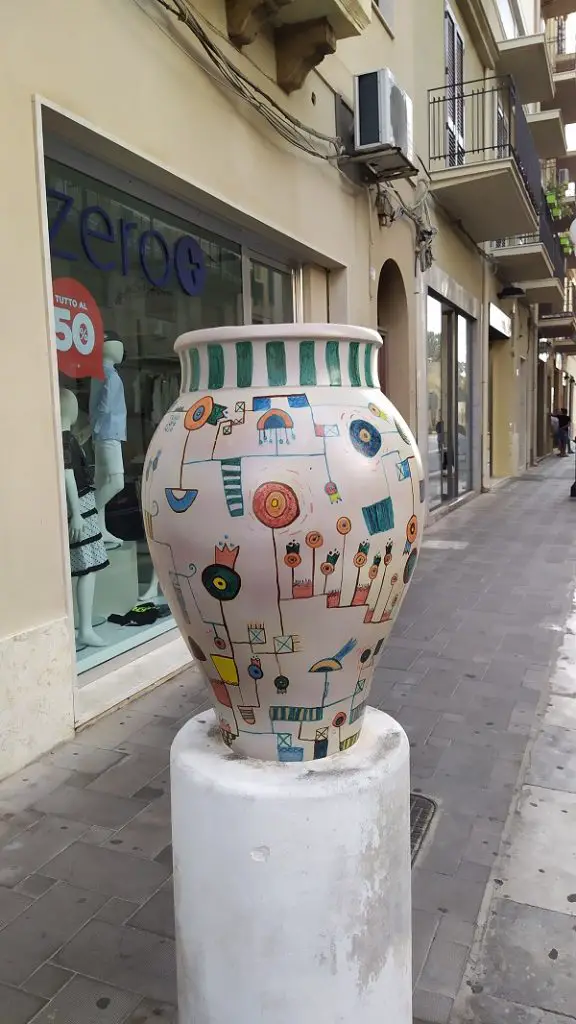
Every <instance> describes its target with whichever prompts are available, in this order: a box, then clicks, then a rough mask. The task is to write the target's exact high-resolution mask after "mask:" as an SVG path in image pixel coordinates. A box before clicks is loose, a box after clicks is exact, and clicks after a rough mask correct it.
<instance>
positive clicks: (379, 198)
mask: <svg viewBox="0 0 576 1024" xmlns="http://www.w3.org/2000/svg"><path fill="white" fill-rule="evenodd" d="M419 184H420V185H421V186H423V188H422V191H421V194H420V195H419V197H418V198H417V199H416V201H415V202H414V203H413V204H412V205H411V206H409V205H408V204H407V203H406V202H404V200H403V198H402V196H401V195H400V193H399V192H398V190H397V189H396V188H395V187H394V185H390V184H386V183H385V182H380V183H379V184H378V190H377V194H376V212H377V214H378V220H379V221H380V224H381V226H382V227H391V225H392V224H393V223H394V222H395V221H396V220H398V218H399V217H407V218H408V220H410V221H412V223H413V225H414V227H415V230H416V241H415V254H416V259H417V260H418V262H419V264H420V269H421V270H422V271H423V272H424V271H426V270H430V267H431V266H432V264H433V262H434V254H433V251H432V243H433V241H434V238H435V236H436V234H437V228H435V227H434V226H433V225H432V222H431V219H430V210H429V205H428V204H429V199H430V189H429V186H428V183H427V182H426V181H422V180H421V181H420V182H419Z"/></svg>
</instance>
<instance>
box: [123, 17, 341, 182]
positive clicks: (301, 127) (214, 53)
mask: <svg viewBox="0 0 576 1024" xmlns="http://www.w3.org/2000/svg"><path fill="white" fill-rule="evenodd" d="M136 2H137V3H138V5H139V6H140V7H142V4H141V2H140V0H136ZM156 3H158V4H159V5H160V6H161V7H162V8H164V9H165V10H167V11H169V12H170V14H172V15H173V16H174V17H175V18H177V19H178V21H180V22H181V23H182V24H183V25H185V26H186V28H188V29H189V30H190V31H191V33H192V34H193V35H194V37H195V38H196V40H197V41H198V42H199V43H200V45H201V46H202V49H203V50H204V52H205V54H206V56H207V57H208V58H209V60H210V62H211V63H212V64H213V65H214V67H215V68H216V70H217V71H218V78H217V81H219V82H220V83H221V84H223V85H227V86H228V87H230V88H231V89H232V90H233V91H234V93H235V94H236V95H237V96H238V97H239V98H240V99H243V100H244V101H246V102H247V103H249V104H250V106H251V107H252V108H253V109H254V110H256V111H257V113H258V114H260V115H261V116H262V117H263V118H264V119H265V120H266V121H267V122H268V124H270V125H271V127H272V128H274V130H275V131H276V132H278V134H279V135H280V136H281V137H282V138H283V139H284V140H285V141H286V142H289V143H290V144H291V145H293V146H296V147H297V148H298V149H300V150H302V151H303V152H305V153H306V154H307V155H308V156H313V157H316V158H317V159H320V160H325V161H327V162H334V161H335V160H336V158H337V157H338V156H339V155H340V153H341V152H342V151H343V148H344V147H343V144H342V141H341V140H340V139H338V138H336V137H335V136H331V135H326V134H324V133H323V132H320V131H318V130H317V129H315V128H312V127H310V126H308V125H305V124H303V123H302V122H301V121H300V120H299V119H298V118H296V117H294V116H293V115H292V114H290V113H289V112H288V111H286V110H284V109H283V108H282V107H281V106H280V104H278V103H277V102H276V101H275V100H274V99H273V97H271V96H270V95H269V94H268V93H266V92H265V91H264V90H263V89H261V88H260V87H259V86H257V85H255V84H254V82H252V81H251V80H250V79H249V78H248V77H247V76H246V75H244V74H243V72H242V71H240V70H239V68H237V67H236V65H235V64H233V63H232V61H230V60H229V59H228V57H227V56H226V54H225V53H224V52H223V51H222V50H221V49H220V48H219V47H218V46H217V45H216V43H215V42H213V40H212V39H211V38H210V36H209V35H208V34H207V33H206V31H205V30H204V28H203V26H202V24H201V22H200V21H199V19H198V17H197V16H196V14H195V13H194V10H193V8H192V6H191V4H189V3H188V2H187V0H156ZM142 9H143V8H142ZM202 66H203V65H202ZM204 70H206V69H205V68H204ZM327 150H328V151H327Z"/></svg>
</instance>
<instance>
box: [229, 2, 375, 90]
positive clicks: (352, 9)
mask: <svg viewBox="0 0 576 1024" xmlns="http://www.w3.org/2000/svg"><path fill="white" fill-rule="evenodd" d="M371 20H372V0H226V21H227V29H228V36H229V38H230V40H231V42H232V43H234V45H235V46H238V47H242V46H247V45H248V44H249V43H253V42H254V40H255V39H256V37H257V36H258V35H259V34H260V33H261V32H262V31H264V30H268V31H272V32H273V34H274V45H275V49H276V67H277V73H276V77H277V80H278V85H279V86H280V87H281V88H282V89H284V91H285V92H287V93H291V92H294V91H295V90H296V89H300V88H301V87H302V85H303V84H304V81H305V79H306V77H307V76H308V74H309V73H310V71H312V69H313V68H315V67H316V66H317V65H318V64H320V62H321V61H322V60H323V59H324V57H327V56H328V55H329V54H331V53H335V51H336V45H337V42H338V40H340V39H347V38H349V37H351V36H357V35H360V34H361V33H362V32H363V31H364V29H366V28H367V27H368V25H369V24H370V21H371Z"/></svg>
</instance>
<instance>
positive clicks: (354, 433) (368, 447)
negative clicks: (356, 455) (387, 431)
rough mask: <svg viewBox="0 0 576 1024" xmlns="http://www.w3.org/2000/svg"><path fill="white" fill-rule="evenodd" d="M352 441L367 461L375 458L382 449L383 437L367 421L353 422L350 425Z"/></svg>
mask: <svg viewBox="0 0 576 1024" xmlns="http://www.w3.org/2000/svg"><path fill="white" fill-rule="evenodd" d="M350 440H351V441H352V444H353V445H354V448H355V449H356V451H357V452H360V454H361V455H365V456H366V458H367V459H372V458H374V456H375V455H377V454H378V452H379V451H380V449H381V447H382V437H381V436H380V432H379V431H378V430H376V427H374V426H373V425H372V424H371V423H368V422H367V420H352V422H351V424H350Z"/></svg>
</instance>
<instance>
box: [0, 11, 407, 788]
mask: <svg viewBox="0 0 576 1024" xmlns="http://www.w3.org/2000/svg"><path fill="white" fill-rule="evenodd" d="M196 6H197V7H199V8H201V9H202V10H203V11H204V12H205V13H206V14H208V15H209V17H210V20H211V22H212V24H213V26H214V28H215V30H216V31H218V32H220V33H221V36H220V37H219V38H218V44H219V45H220V46H221V48H222V49H223V50H224V51H225V52H227V53H228V54H229V55H230V56H231V57H232V59H233V60H234V61H235V62H236V64H237V65H238V66H239V67H241V68H242V70H243V71H244V72H245V73H246V74H247V75H249V77H250V78H251V79H252V80H253V81H254V82H255V83H256V84H258V85H259V86H261V87H262V88H263V89H265V90H266V91H267V92H268V93H270V95H271V96H272V97H273V98H274V99H276V101H277V102H278V103H280V104H281V105H282V106H283V107H284V108H286V109H288V110H290V111H292V113H294V114H295V115H296V116H297V117H298V118H299V119H300V120H301V121H302V122H304V123H306V124H309V125H312V126H315V127H317V128H318V129H320V130H321V131H323V132H325V133H327V134H330V135H332V134H334V132H335V98H334V91H335V89H338V90H340V91H341V92H342V93H343V94H344V95H345V96H346V97H348V98H349V99H351V98H352V92H353V89H352V77H351V75H352V73H353V72H355V71H359V70H367V69H369V68H370V69H372V68H374V67H382V66H384V65H385V64H386V63H388V64H389V65H390V66H391V67H392V68H393V69H394V70H395V71H396V72H397V74H398V77H399V80H400V81H401V82H402V84H405V86H406V87H407V88H408V89H409V90H410V89H411V88H412V85H413V81H412V74H413V65H412V59H411V54H412V21H411V19H412V13H411V12H412V5H411V3H406V4H401V5H398V24H397V32H398V41H397V42H393V41H392V38H391V36H390V34H389V33H388V31H387V30H386V28H385V27H384V25H383V23H382V21H381V20H380V19H379V18H378V17H375V18H374V21H373V23H372V25H371V27H370V28H369V30H368V31H367V32H366V33H365V35H364V36H363V37H362V38H359V39H352V40H350V41H346V42H345V43H342V44H339V46H338V52H337V55H336V56H335V57H334V58H332V59H330V60H327V61H325V62H324V63H323V64H322V67H321V69H320V73H319V74H317V73H313V74H311V75H310V76H309V77H308V79H307V81H306V83H305V85H304V87H303V88H302V89H301V90H299V91H298V92H296V93H294V94H293V95H292V96H290V97H287V96H286V95H285V94H284V93H283V92H281V91H280V90H279V89H278V88H277V86H276V85H275V83H274V81H273V79H274V75H275V65H274V51H273V47H272V45H271V40H270V39H269V38H266V37H265V36H264V37H262V38H261V39H260V40H258V41H257V42H256V43H255V44H254V45H253V46H251V47H248V48H247V49H246V51H245V52H244V53H243V54H239V53H238V52H237V51H236V50H234V49H233V48H232V47H231V46H230V45H229V43H228V42H227V39H226V38H225V4H224V0H198V2H197V4H196ZM147 15H149V16H147ZM72 36H75V37H76V40H77V42H75V43H74V44H72V42H71V38H72ZM205 65H206V58H205V57H204V56H203V55H202V54H201V52H200V50H199V48H198V45H197V43H196V41H195V39H194V38H193V37H192V35H191V34H190V33H189V32H188V31H187V30H186V29H184V28H182V26H180V25H178V24H177V23H176V22H175V20H174V18H172V17H171V16H170V15H169V14H168V13H167V12H163V11H162V9H161V8H160V6H159V5H158V4H157V3H155V2H154V0H139V3H136V2H134V0H124V2H122V3H120V2H119V0H82V4H81V5H79V4H78V3H77V2H76V0H51V3H50V4H49V5H46V4H44V3H42V0H30V2H29V3H27V4H25V5H21V4H14V5H12V6H11V7H10V11H9V13H8V12H7V11H6V12H4V14H3V15H2V32H1V33H0V66H1V67H2V89H1V90H0V128H1V131H2V141H3V153H4V155H5V159H4V160H3V163H2V170H1V172H0V175H1V185H2V187H1V188H0V212H1V215H2V225H3V232H4V237H5V238H8V239H10V244H9V245H6V244H5V245H3V246H2V247H1V254H0V273H1V280H2V284H3V292H4V295H5V296H7V297H9V301H5V302H4V304H3V307H2V312H1V313H0V327H1V332H2V338H3V341H2V346H3V373H2V375H1V377H0V410H1V417H2V427H3V430H4V436H5V437H6V438H7V439H8V438H10V439H11V440H10V441H9V442H8V441H7V442H6V444H5V451H4V462H3V478H2V479H3V495H2V497H3V515H2V540H1V542H0V543H1V572H2V583H3V587H2V595H3V596H2V599H1V600H2V606H1V609H0V610H1V616H0V677H1V685H2V687H3V693H2V698H3V711H4V715H3V717H2V720H1V721H2V735H1V737H0V775H2V774H6V773H8V772H9V771H12V770H15V769H16V768H17V767H19V765H21V764H23V763H25V762H26V761H28V760H30V759H31V758H32V757H34V756H35V755H36V754H38V753H40V752H41V751H43V750H44V749H46V747H47V746H48V745H51V744H53V743H54V742H56V741H57V740H59V739H62V738H65V736H66V735H68V734H69V732H70V730H71V727H72V702H73V682H74V665H73V642H72V641H73V637H72V633H71V620H70V617H69V612H70V594H69V579H68V569H67V564H66V558H67V536H66V528H65V514H64V511H63V510H64V507H65V505H64V501H63V487H62V479H61V461H60V451H59V426H58V418H57V417H58V413H57V406H56V411H55V405H54V403H55V395H54V393H53V392H54V389H55V387H56V373H55V364H54V360H53V350H52V343H51V339H50V324H49V314H48V304H49V301H48V296H49V294H50V281H49V260H48V255H47V252H46V249H45V238H44V231H45V226H44V223H43V217H44V212H43V207H42V203H43V180H42V146H41V140H40V135H41V132H40V124H39V122H40V118H39V117H37V116H36V115H37V112H38V109H39V106H38V104H39V99H38V98H39V97H40V98H42V100H43V101H45V104H46V105H47V107H48V108H49V109H50V110H52V109H56V110H60V111H61V112H62V113H63V114H64V115H66V116H69V117H70V118H71V119H72V122H71V124H73V125H76V127H74V128H73V130H72V129H71V128H70V130H69V125H68V122H66V121H65V119H64V118H60V119H59V116H55V115H53V114H51V115H50V119H49V123H50V127H51V129H52V130H53V129H54V126H57V127H58V130H62V129H63V126H64V125H65V124H66V125H67V127H66V131H65V135H66V137H67V140H68V141H70V142H73V143H75V144H77V145H80V146H83V145H84V144H85V145H86V147H87V148H88V149H89V150H90V152H92V153H93V155H95V156H97V157H99V158H100V159H102V160H107V159H108V160H109V159H110V154H111V152H114V156H115V157H117V158H118V160H119V162H120V163H121V166H122V168H123V169H125V170H128V171H132V173H138V174H139V175H140V176H142V175H144V177H145V178H146V177H147V175H148V173H150V180H151V182H152V183H153V184H154V185H155V186H157V187H160V188H165V189H166V190H167V191H171V192H175V193H176V194H177V195H178V196H179V197H180V198H184V199H189V200H191V201H193V202H194V203H195V204H196V205H202V204H203V203H204V202H205V204H206V208H207V209H214V208H217V210H218V213H219V214H220V216H228V217H229V218H230V219H231V220H233V221H236V222H239V223H242V224H247V225H249V226H254V225H259V230H261V232H262V233H263V234H264V235H266V236H267V237H268V238H269V239H276V240H282V241H283V243H284V245H285V246H287V247H289V248H292V249H293V252H294V255H295V258H298V259H300V260H301V262H302V263H303V264H307V265H308V266H307V269H306V271H305V274H304V281H303V294H302V299H303V313H304V314H305V315H306V316H310V317H311V318H312V317H313V318H317V319H324V318H325V317H326V316H329V317H330V318H331V319H333V320H334V319H342V320H345V321H349V322H356V323H359V324H372V325H374V326H375V325H376V323H377V283H378V276H379V272H380V268H381V266H382V264H383V263H384V261H385V260H386V259H387V258H389V257H390V256H392V257H394V258H395V259H396V260H397V262H398V264H399V266H400V268H401V273H402V276H403V278H404V281H405V283H406V290H407V294H408V295H409V296H410V297H411V296H412V294H413V276H414V261H413V234H412V229H411V227H410V226H409V225H408V224H407V223H406V222H404V223H400V224H397V225H395V226H394V228H393V229H390V230H389V231H386V230H384V229H380V228H379V226H378V221H377V218H376V215H375V212H374V210H373V208H371V205H370V202H369V199H368V194H367V191H366V189H365V188H363V187H358V186H356V185H353V184H351V183H350V181H349V180H348V179H347V178H345V177H344V175H342V174H341V173H340V172H339V170H338V169H337V168H336V167H334V166H332V165H329V164H328V163H326V162H322V161H320V160H316V159H314V158H312V157H309V156H306V155H305V154H303V153H301V152H299V151H298V150H296V149H295V148H294V147H292V146H290V145H289V144H287V143H286V142H285V141H284V140H282V139H280V138H279V136H278V135H277V134H276V133H275V132H274V131H273V130H272V129H271V128H270V127H269V126H267V125H266V124H265V122H264V121H263V119H262V118H261V117H259V115H258V114H256V113H255V112H254V111H253V110H251V109H250V108H249V107H248V106H247V105H246V104H245V103H243V102H242V101H241V100H239V99H237V98H236V96H235V95H233V94H232V92H231V91H230V90H229V89H225V88H222V87H221V86H220V85H218V84H217V83H216V82H215V81H214V78H213V77H211V75H209V74H207V73H206V69H205ZM208 70H209V71H211V73H212V72H213V70H214V69H213V68H209V69H208ZM35 98H36V99H35ZM77 125H80V127H78V126H77ZM110 140H111V141H110ZM144 158H145V159H147V160H149V161H151V162H152V164H150V165H147V164H145V163H144V162H143V161H144ZM153 165H155V166H153ZM406 194H407V195H409V190H408V192H407V193H406ZM408 317H409V323H410V330H409V332H408V340H409V343H410V345H411V346H414V345H415V337H414V330H412V326H413V314H412V312H411V311H409V313H408ZM413 364H414V357H413V354H412V351H410V352H409V353H408V354H407V358H406V365H407V368H408V372H409V373H412V367H413ZM412 376H413V373H412ZM402 403H403V411H405V412H406V414H407V415H408V416H409V417H411V415H412V414H413V411H414V409H415V388H414V385H413V384H412V383H409V384H408V385H407V386H406V389H405V394H404V396H403V399H402ZM19 659H20V660H19ZM46 673H48V675H46Z"/></svg>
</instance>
